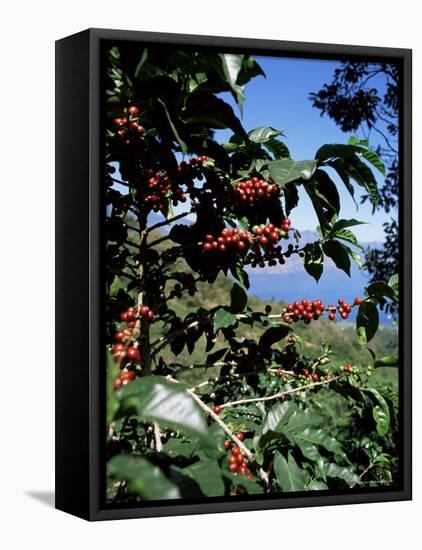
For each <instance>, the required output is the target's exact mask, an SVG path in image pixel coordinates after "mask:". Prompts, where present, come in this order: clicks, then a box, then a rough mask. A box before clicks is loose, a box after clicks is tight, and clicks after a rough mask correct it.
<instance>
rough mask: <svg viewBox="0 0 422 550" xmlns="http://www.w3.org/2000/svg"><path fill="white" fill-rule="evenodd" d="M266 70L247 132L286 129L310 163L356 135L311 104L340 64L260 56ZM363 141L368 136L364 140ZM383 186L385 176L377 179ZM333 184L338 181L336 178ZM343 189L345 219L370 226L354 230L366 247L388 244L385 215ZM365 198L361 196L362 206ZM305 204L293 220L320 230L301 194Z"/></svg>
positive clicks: (221, 136)
mask: <svg viewBox="0 0 422 550" xmlns="http://www.w3.org/2000/svg"><path fill="white" fill-rule="evenodd" d="M256 60H257V61H258V63H259V64H260V65H261V67H262V68H263V70H264V72H265V74H266V78H264V77H262V76H259V77H256V78H254V79H253V80H251V81H250V82H249V83H248V84H247V85H246V87H245V92H246V94H245V104H244V109H243V118H242V119H241V120H242V123H243V126H244V127H245V128H246V130H248V131H249V130H252V129H253V128H256V127H258V126H272V127H274V128H276V129H278V130H282V131H283V132H284V134H285V137H284V138H282V139H283V140H284V141H285V143H286V145H287V146H288V148H289V150H290V153H291V155H292V158H293V159H295V160H305V159H309V158H314V156H315V152H316V151H317V149H318V148H319V147H320V146H321V145H323V144H324V143H345V142H347V140H348V138H349V136H350V135H351V134H345V133H343V132H342V131H341V130H340V129H339V128H338V126H336V124H335V123H334V121H332V120H331V119H330V118H329V117H328V116H323V117H321V116H320V111H319V110H318V109H316V108H314V107H312V103H311V101H309V94H310V92H316V91H318V90H319V89H320V88H321V87H322V85H323V84H325V83H328V82H330V81H331V80H332V77H333V73H334V70H335V68H336V67H337V66H338V63H337V62H335V61H323V60H309V59H289V58H272V57H256ZM225 100H226V101H229V102H230V103H231V105H232V106H233V108H234V109H235V112H236V113H237V114H238V115H239V116H240V113H239V110H238V109H237V107H236V106H235V103H234V101H233V100H232V99H231V97H229V94H225ZM230 135H231V131H229V130H224V131H218V132H217V133H216V138H217V139H218V140H219V141H220V140H221V141H227V140H228V139H229V138H230ZM359 137H364V136H363V135H359ZM378 144H379V141H378V139H377V135H372V136H371V137H370V146H376V145H378ZM375 175H376V177H377V179H378V181H379V183H380V184H381V183H382V176H381V175H380V174H379V175H378V174H375ZM333 179H336V178H335V177H334V178H333ZM336 181H338V183H339V185H338V188H339V192H340V199H341V212H340V215H341V217H342V218H353V217H354V218H358V219H360V220H362V221H366V222H368V225H364V226H360V227H356V228H354V232H355V233H356V236H357V237H358V239H359V240H361V241H362V242H370V241H382V240H384V232H383V228H382V224H383V222H384V221H386V220H387V219H388V217H387V216H386V215H385V213H383V212H376V213H375V214H373V213H372V208H371V206H370V205H369V204H364V205H360V206H359V211H358V212H357V211H356V206H355V204H354V203H353V201H352V199H351V197H350V195H349V194H348V193H347V191H346V190H345V189H344V186H343V184H342V183H341V182H340V181H339V180H338V179H337V180H336ZM359 196H360V193H359V191H358V190H357V191H356V198H357V202H358V203H359ZM300 199H301V200H300V202H299V206H298V208H296V209H295V210H294V211H293V212H292V215H291V218H292V220H293V222H294V225H295V227H298V228H300V229H302V230H305V229H308V230H313V229H315V227H316V226H317V225H318V222H317V219H316V216H315V213H314V211H313V208H312V206H311V203H310V201H309V199H308V197H307V195H306V194H305V193H303V192H301V193H300Z"/></svg>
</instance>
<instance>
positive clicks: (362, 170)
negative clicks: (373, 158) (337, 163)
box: [346, 159, 379, 205]
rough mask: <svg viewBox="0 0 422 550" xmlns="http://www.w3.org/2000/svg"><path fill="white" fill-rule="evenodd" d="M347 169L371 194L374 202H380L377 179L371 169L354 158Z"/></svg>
mask: <svg viewBox="0 0 422 550" xmlns="http://www.w3.org/2000/svg"><path fill="white" fill-rule="evenodd" d="M346 171H347V173H348V175H349V176H350V177H351V178H352V179H353V180H354V181H355V182H356V183H357V184H358V185H360V186H361V187H363V188H364V189H366V191H367V192H368V193H369V195H370V196H371V200H372V202H373V204H375V205H377V204H378V203H379V197H378V190H377V181H376V179H375V177H374V174H373V173H372V171H371V169H370V168H369V167H368V166H367V165H366V164H365V163H364V162H362V161H361V160H359V159H353V161H351V162H350V163H348V165H347V168H346Z"/></svg>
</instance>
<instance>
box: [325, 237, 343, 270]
mask: <svg viewBox="0 0 422 550" xmlns="http://www.w3.org/2000/svg"><path fill="white" fill-rule="evenodd" d="M322 249H323V251H324V253H325V255H326V256H328V257H329V258H331V259H332V260H333V262H334V263H335V265H336V267H338V268H339V269H341V270H343V271H344V272H345V273H347V275H349V277H350V257H349V254H348V252H347V249H346V248H345V247H344V246H343V245H342V244H341V243H340V242H339V241H336V240H335V239H333V240H329V241H325V243H323V245H322Z"/></svg>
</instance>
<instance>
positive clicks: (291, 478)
mask: <svg viewBox="0 0 422 550" xmlns="http://www.w3.org/2000/svg"><path fill="white" fill-rule="evenodd" d="M274 472H275V475H276V478H277V483H278V484H279V486H280V488H281V489H282V491H285V492H287V491H303V490H305V488H306V486H305V474H304V470H302V469H301V468H300V467H299V466H298V464H297V462H296V461H295V459H294V458H293V456H292V454H291V453H290V452H289V453H288V454H287V460H286V458H285V457H284V456H283V455H282V454H281V453H280V452H279V451H277V452H276V454H275V457H274Z"/></svg>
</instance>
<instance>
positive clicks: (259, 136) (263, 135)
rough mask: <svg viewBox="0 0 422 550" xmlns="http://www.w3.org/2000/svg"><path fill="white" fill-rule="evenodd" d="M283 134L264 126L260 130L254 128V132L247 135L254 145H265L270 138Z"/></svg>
mask: <svg viewBox="0 0 422 550" xmlns="http://www.w3.org/2000/svg"><path fill="white" fill-rule="evenodd" d="M282 135H283V132H281V131H280V130H276V129H275V128H271V127H269V128H266V127H265V126H261V127H260V128H255V130H252V131H250V132H249V133H248V137H249V139H250V140H251V141H253V142H254V143H265V142H267V141H269V140H270V139H271V138H274V137H276V136H282Z"/></svg>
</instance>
